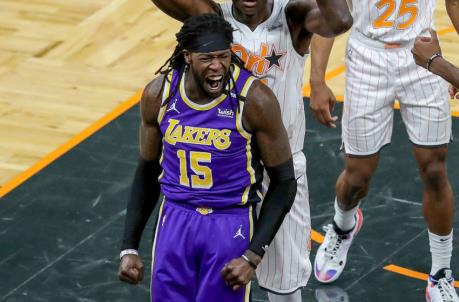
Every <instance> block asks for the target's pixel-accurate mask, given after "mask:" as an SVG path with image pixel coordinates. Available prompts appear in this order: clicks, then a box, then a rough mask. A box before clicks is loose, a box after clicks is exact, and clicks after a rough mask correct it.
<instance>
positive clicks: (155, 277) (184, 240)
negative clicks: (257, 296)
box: [151, 201, 253, 302]
mask: <svg viewBox="0 0 459 302" xmlns="http://www.w3.org/2000/svg"><path fill="white" fill-rule="evenodd" d="M252 231H253V223H252V209H251V208H250V207H241V208H236V207H235V208H230V209H209V208H196V207H195V206H190V205H186V204H178V203H174V202H171V201H165V202H164V203H163V204H162V205H161V210H160V213H159V218H158V226H157V228H156V234H155V240H154V243H153V259H152V277H151V301H152V302H190V301H196V302H204V301H205V302H208V301H218V302H246V301H249V296H250V283H249V284H248V285H247V286H245V287H243V288H240V289H239V290H237V291H233V290H232V289H231V288H230V287H229V286H227V285H226V284H225V281H224V280H223V278H222V276H221V275H220V271H221V270H222V269H223V267H224V266H225V264H226V263H228V262H229V261H230V260H232V259H234V258H237V257H239V256H241V255H242V253H243V252H244V251H245V250H246V249H247V247H248V246H249V242H250V237H251V235H252Z"/></svg>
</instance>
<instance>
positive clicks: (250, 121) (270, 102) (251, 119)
mask: <svg viewBox="0 0 459 302" xmlns="http://www.w3.org/2000/svg"><path fill="white" fill-rule="evenodd" d="M279 110H280V108H279V103H278V102H277V98H276V96H275V95H274V93H273V92H272V90H271V89H270V88H269V87H268V86H266V85H265V84H263V83H262V82H261V81H260V80H255V81H254V82H253V83H252V85H251V86H250V88H249V91H248V93H247V97H246V101H245V104H244V113H243V118H244V121H245V122H246V124H244V126H246V127H247V128H248V130H253V129H254V128H257V127H258V125H260V123H265V122H267V121H272V119H273V116H274V115H275V114H276V112H278V111H279Z"/></svg>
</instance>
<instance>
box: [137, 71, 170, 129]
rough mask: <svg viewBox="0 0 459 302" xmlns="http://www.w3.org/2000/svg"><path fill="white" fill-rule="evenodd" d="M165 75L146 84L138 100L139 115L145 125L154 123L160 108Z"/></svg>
mask: <svg viewBox="0 0 459 302" xmlns="http://www.w3.org/2000/svg"><path fill="white" fill-rule="evenodd" d="M164 81H165V75H160V76H158V77H156V78H155V79H153V80H152V81H151V82H150V83H148V84H147V85H146V86H145V88H144V89H143V93H142V98H141V100H140V113H141V116H142V120H143V121H144V122H146V123H150V122H154V121H156V119H157V117H158V113H159V109H160V108H161V102H162V91H163V86H164Z"/></svg>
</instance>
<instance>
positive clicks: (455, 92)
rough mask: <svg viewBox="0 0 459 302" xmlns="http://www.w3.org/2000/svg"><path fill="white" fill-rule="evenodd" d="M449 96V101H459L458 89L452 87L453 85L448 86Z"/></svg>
mask: <svg viewBox="0 0 459 302" xmlns="http://www.w3.org/2000/svg"><path fill="white" fill-rule="evenodd" d="M448 91H449V96H450V97H451V99H456V100H459V88H457V87H454V86H453V85H450V86H449V90H448Z"/></svg>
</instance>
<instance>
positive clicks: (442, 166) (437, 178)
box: [420, 158, 447, 190]
mask: <svg viewBox="0 0 459 302" xmlns="http://www.w3.org/2000/svg"><path fill="white" fill-rule="evenodd" d="M420 171H421V177H422V180H423V182H424V185H425V186H426V187H427V188H429V189H433V190H440V189H441V188H442V187H443V186H444V185H445V184H446V183H447V173H446V163H445V161H444V160H442V159H438V158H437V159H433V160H431V161H428V162H426V163H424V164H423V165H422V166H421V167H420Z"/></svg>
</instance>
